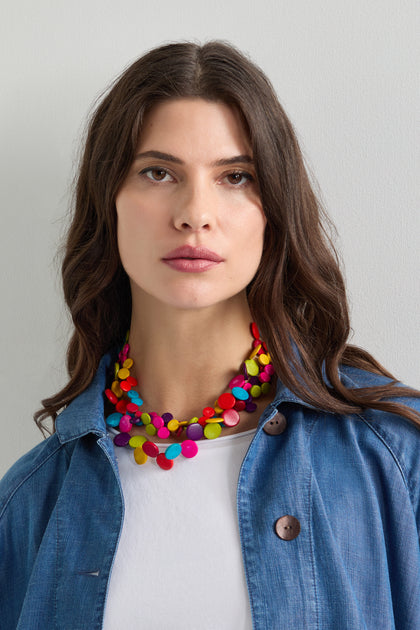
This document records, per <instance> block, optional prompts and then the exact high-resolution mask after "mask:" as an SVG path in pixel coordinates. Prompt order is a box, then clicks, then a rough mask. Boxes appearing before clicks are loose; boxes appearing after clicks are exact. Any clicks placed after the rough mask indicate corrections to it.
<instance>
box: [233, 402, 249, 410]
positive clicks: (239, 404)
mask: <svg viewBox="0 0 420 630" xmlns="http://www.w3.org/2000/svg"><path fill="white" fill-rule="evenodd" d="M245 407H246V402H245V401H244V400H237V401H236V403H235V406H234V409H235V411H243V410H244V409H245Z"/></svg>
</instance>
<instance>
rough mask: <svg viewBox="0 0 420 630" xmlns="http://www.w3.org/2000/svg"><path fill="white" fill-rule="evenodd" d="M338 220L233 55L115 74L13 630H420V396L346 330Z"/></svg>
mask: <svg viewBox="0 0 420 630" xmlns="http://www.w3.org/2000/svg"><path fill="white" fill-rule="evenodd" d="M320 214H321V212H320V209H319V204H318V202H317V200H316V198H315V196H314V193H313V192H312V190H311V186H310V183H309V180H308V176H307V174H306V171H305V168H304V165H303V160H302V156H301V153H300V150H299V147H298V144H297V141H296V138H295V135H294V132H293V129H292V127H291V124H290V122H289V121H288V119H287V117H286V116H285V114H284V112H283V110H282V108H281V107H280V105H279V103H278V101H277V99H276V96H275V94H274V92H273V90H272V88H271V86H270V84H269V82H268V80H267V79H266V77H265V76H264V75H263V74H262V72H261V71H260V70H259V69H258V68H257V67H256V66H254V65H253V64H252V63H251V62H250V61H248V60H247V59H246V58H245V57H244V56H243V55H242V54H240V53H239V52H238V51H236V50H235V49H234V48H232V47H231V46H229V45H226V44H223V43H219V42H210V43H208V44H205V45H204V46H198V45H196V44H190V43H180V44H171V45H167V46H162V47H160V48H157V49H155V50H152V51H151V52H149V53H148V54H146V55H145V56H144V57H142V58H141V59H139V60H138V61H136V62H135V63H134V64H133V65H132V66H130V67H129V68H128V69H127V70H126V71H125V72H124V73H123V74H122V75H121V77H120V78H119V79H118V80H117V81H116V82H115V84H114V85H113V87H112V89H111V90H110V91H109V93H108V94H107V95H106V96H105V98H104V99H103V100H102V102H101V103H100V104H99V106H98V108H97V110H96V112H95V114H94V115H93V117H92V120H91V123H90V127H89V131H88V134H87V139H86V146H85V151H84V155H83V158H82V162H81V166H80V172H79V177H78V181H77V191H76V198H75V209H74V216H73V221H72V224H71V227H70V230H69V233H68V238H67V245H66V252H65V257H64V262H63V283H64V291H65V298H66V301H67V304H68V306H69V309H70V312H71V314H72V318H73V322H74V333H73V337H72V339H71V342H70V344H69V349H68V369H69V375H70V379H69V383H68V384H67V386H66V387H65V388H64V389H63V390H62V391H60V392H59V393H58V394H57V395H55V396H53V397H52V398H50V399H47V400H44V401H43V405H44V409H43V410H42V411H40V412H38V413H37V414H36V420H37V422H38V424H39V426H40V427H41V428H42V427H43V426H45V420H46V419H47V417H48V416H49V417H50V418H52V419H53V421H54V433H53V434H52V435H51V436H50V437H49V438H48V439H47V440H46V441H45V442H44V443H43V444H41V445H40V446H38V447H36V448H35V449H34V450H33V451H31V453H29V454H28V455H27V456H25V457H24V458H22V459H21V460H20V461H19V462H18V463H17V464H16V465H15V466H14V467H13V468H12V469H11V471H9V473H8V474H7V475H6V477H5V479H4V480H3V482H2V486H1V495H0V496H1V504H0V509H1V512H0V514H1V521H0V523H1V529H0V532H1V538H0V541H1V542H0V545H1V572H0V576H1V582H0V593H1V596H0V597H1V598H2V611H5V612H2V615H5V617H4V618H3V622H4V624H5V625H4V627H5V628H7V629H8V628H15V627H18V628H20V629H27V628H28V629H29V628H31V630H33V629H35V628H42V629H45V628H53V627H57V628H60V629H62V628H66V629H67V628H69V629H70V628H71V629H75V628H89V629H94V628H102V627H103V628H107V629H108V628H117V627H130V628H140V627H144V628H162V627H169V628H183V629H187V628H194V629H196V628H200V629H209V628H218V629H220V628H235V629H238V628H241V629H242V628H251V627H254V628H257V629H262V628H264V629H273V628H288V627H296V628H323V629H331V630H332V629H334V630H336V629H337V628H340V629H350V628H351V629H352V630H354V629H355V628H368V629H374V628H375V629H377V628H378V627H381V628H406V629H407V630H408V628H410V629H412V628H415V627H420V581H419V579H418V578H419V577H420V558H419V548H418V527H419V519H420V511H419V493H420V475H419V473H420V464H419V458H418V457H417V456H416V455H417V449H418V447H419V444H420V440H419V437H420V433H419V431H418V427H419V426H420V411H419V410H420V405H419V401H418V393H417V392H415V391H413V390H410V389H408V388H404V387H402V386H400V385H399V384H397V383H396V382H395V380H394V379H393V378H392V377H391V376H390V375H389V374H388V373H387V372H386V371H385V370H384V369H383V368H382V367H381V366H380V365H379V364H378V363H377V362H376V361H375V360H374V359H373V358H372V357H371V356H370V355H369V354H368V353H366V352H365V351H363V350H361V349H359V348H356V347H354V346H350V345H348V344H347V338H348V334H349V322H348V309H347V304H346V297H345V289H344V284H343V280H342V276H341V274H340V271H339V268H338V265H337V261H336V258H335V255H334V250H333V248H332V245H331V244H330V243H329V241H328V239H327V238H326V236H325V233H324V231H323V229H322V226H321V222H320V218H321V217H320ZM127 331H129V333H128V336H127ZM101 357H102V358H101ZM60 410H62V411H61V413H59V414H58V412H59V411H60ZM197 447H198V448H197ZM197 451H199V452H198V454H197ZM236 492H237V497H236ZM236 509H237V512H236ZM123 517H124V519H123Z"/></svg>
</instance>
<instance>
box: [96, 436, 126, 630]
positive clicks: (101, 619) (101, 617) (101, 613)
mask: <svg viewBox="0 0 420 630" xmlns="http://www.w3.org/2000/svg"><path fill="white" fill-rule="evenodd" d="M107 439H108V438H107V437H106V436H105V437H104V438H100V439H99V440H98V441H97V444H98V446H99V448H100V449H101V451H102V452H103V453H104V454H105V456H106V458H107V460H108V462H109V463H110V464H111V467H112V470H113V471H114V474H115V477H116V480H117V483H118V487H119V490H120V498H121V506H122V516H121V522H120V528H119V532H118V537H117V542H116V545H115V547H114V553H113V556H112V561H111V565H110V568H109V572H108V577H107V580H106V584H105V592H104V594H103V598H101V602H102V603H100V602H99V601H98V606H97V609H98V621H99V624H100V627H101V628H102V625H103V622H104V616H105V607H106V603H107V599H108V588H109V582H110V579H111V573H112V568H113V566H114V562H115V556H116V552H117V549H118V545H119V542H120V538H121V533H122V529H123V524H124V516H125V504H124V494H123V490H122V486H121V480H120V473H119V470H118V467H117V468H116V467H115V464H114V462H113V460H112V458H111V457H110V455H109V453H108V451H107V450H106V448H104V446H105V445H104V444H102V441H106V440H107ZM101 574H102V571H101V573H100V576H101ZM100 579H101V577H100ZM102 579H103V578H102ZM100 606H102V610H100ZM98 627H99V626H98Z"/></svg>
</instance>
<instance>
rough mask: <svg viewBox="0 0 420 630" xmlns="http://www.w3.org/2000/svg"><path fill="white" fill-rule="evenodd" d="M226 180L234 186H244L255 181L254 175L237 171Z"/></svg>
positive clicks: (227, 176)
mask: <svg viewBox="0 0 420 630" xmlns="http://www.w3.org/2000/svg"><path fill="white" fill-rule="evenodd" d="M226 179H227V180H228V182H229V184H233V185H234V186H244V185H246V184H248V183H249V182H252V181H254V178H253V177H252V175H251V174H250V173H246V172H244V171H235V172H234V173H229V175H226Z"/></svg>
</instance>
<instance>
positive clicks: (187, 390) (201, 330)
mask: <svg viewBox="0 0 420 630" xmlns="http://www.w3.org/2000/svg"><path fill="white" fill-rule="evenodd" d="M154 306H155V308H147V304H146V305H145V304H144V303H142V304H141V308H140V305H139V304H136V302H135V301H133V313H132V321H131V329H130V341H129V343H130V356H131V358H132V359H133V360H134V371H133V374H134V376H135V377H136V378H137V380H138V382H139V385H138V390H139V392H140V395H141V397H142V398H143V400H144V405H143V408H144V409H145V410H149V411H156V412H157V413H159V414H161V413H164V412H166V411H169V412H171V413H172V414H173V415H174V416H175V417H177V418H180V419H181V418H183V419H187V418H189V417H192V416H194V415H197V414H199V413H201V410H202V409H203V407H205V406H209V405H210V406H211V405H213V404H214V401H215V399H216V398H217V397H218V396H219V395H220V394H221V393H222V392H223V391H226V387H227V384H228V382H229V380H230V379H231V378H232V377H233V376H235V375H236V374H237V373H238V371H239V367H240V365H241V363H242V361H243V360H244V359H245V358H246V357H247V355H248V354H249V353H250V350H251V344H252V337H251V333H250V328H249V325H250V322H251V319H252V318H251V314H250V311H249V307H248V303H247V301H246V296H245V294H243V295H242V294H240V295H239V296H235V297H234V298H232V299H231V300H229V301H228V302H224V303H221V304H217V305H214V306H212V307H211V308H206V309H197V310H192V309H190V310H188V311H186V310H185V311H184V310H176V309H172V308H170V307H167V306H166V305H163V306H161V307H160V308H156V305H154Z"/></svg>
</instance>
